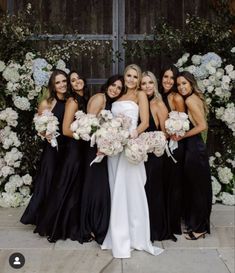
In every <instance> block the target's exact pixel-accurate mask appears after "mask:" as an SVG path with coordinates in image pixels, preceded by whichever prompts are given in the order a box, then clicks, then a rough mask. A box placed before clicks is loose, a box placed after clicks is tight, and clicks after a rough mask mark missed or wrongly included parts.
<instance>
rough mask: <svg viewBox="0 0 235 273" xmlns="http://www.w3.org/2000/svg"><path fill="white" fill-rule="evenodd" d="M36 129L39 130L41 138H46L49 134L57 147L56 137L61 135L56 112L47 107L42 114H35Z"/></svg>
mask: <svg viewBox="0 0 235 273" xmlns="http://www.w3.org/2000/svg"><path fill="white" fill-rule="evenodd" d="M33 121H34V124H35V129H36V130H37V132H38V135H39V136H40V137H41V139H45V138H46V137H47V136H50V137H51V146H52V147H57V146H58V143H57V140H56V138H57V137H58V136H59V135H60V134H59V133H58V130H59V127H58V125H59V121H58V119H57V117H56V116H54V114H53V113H52V112H51V111H50V110H48V109H46V110H44V111H43V112H42V114H35V116H34V119H33Z"/></svg>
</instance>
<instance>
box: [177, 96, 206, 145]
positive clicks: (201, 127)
mask: <svg viewBox="0 0 235 273" xmlns="http://www.w3.org/2000/svg"><path fill="white" fill-rule="evenodd" d="M195 96H196V95H194V97H192V96H191V97H189V98H188V99H187V100H186V105H187V107H188V110H189V113H190V115H191V116H192V118H193V121H194V123H195V125H194V127H193V128H192V129H191V130H189V131H188V132H186V133H185V135H184V136H183V137H182V138H186V137H191V136H194V135H197V134H199V133H201V132H203V131H205V130H206V129H207V122H206V119H205V115H204V110H203V108H202V107H200V105H199V101H198V100H200V99H199V98H198V97H195ZM177 140H178V139H177Z"/></svg>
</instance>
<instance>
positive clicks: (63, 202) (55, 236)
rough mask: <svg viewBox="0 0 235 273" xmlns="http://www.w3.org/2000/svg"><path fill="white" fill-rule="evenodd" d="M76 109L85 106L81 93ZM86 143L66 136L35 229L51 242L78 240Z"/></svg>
mask: <svg viewBox="0 0 235 273" xmlns="http://www.w3.org/2000/svg"><path fill="white" fill-rule="evenodd" d="M76 99H77V101H78V105H79V109H80V110H85V109H86V105H85V104H86V102H85V101H83V97H80V96H78V97H77V98H76ZM85 146H86V143H85V141H83V140H75V139H73V138H70V137H66V149H65V154H64V159H63V162H62V163H61V165H60V166H59V167H58V169H57V173H56V174H55V175H54V178H53V184H52V187H51V190H50V192H49V194H48V198H47V200H46V202H45V205H44V210H43V212H42V214H41V215H40V217H41V221H40V222H39V223H38V225H37V226H36V228H35V230H34V232H35V233H39V235H42V236H44V235H47V236H48V238H49V240H50V241H51V242H55V241H56V240H59V239H63V240H65V239H67V238H70V239H71V240H78V234H79V228H80V221H79V220H80V208H81V191H82V186H83V180H84V167H85V165H84V157H85V148H84V147H85Z"/></svg>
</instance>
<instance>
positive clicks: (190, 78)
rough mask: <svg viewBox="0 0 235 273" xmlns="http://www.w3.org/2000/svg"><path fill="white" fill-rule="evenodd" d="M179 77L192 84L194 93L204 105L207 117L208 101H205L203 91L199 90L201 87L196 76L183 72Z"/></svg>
mask: <svg viewBox="0 0 235 273" xmlns="http://www.w3.org/2000/svg"><path fill="white" fill-rule="evenodd" d="M178 77H184V78H185V79H186V80H187V81H188V82H189V83H190V85H191V87H192V91H193V93H194V94H195V95H196V96H198V97H199V98H200V99H201V101H202V103H203V108H204V111H205V115H207V114H208V107H207V104H206V100H205V97H204V95H203V93H202V91H201V90H200V89H199V87H198V85H197V81H196V79H195V77H194V75H193V74H191V73H190V72H188V71H182V72H180V73H179V75H178Z"/></svg>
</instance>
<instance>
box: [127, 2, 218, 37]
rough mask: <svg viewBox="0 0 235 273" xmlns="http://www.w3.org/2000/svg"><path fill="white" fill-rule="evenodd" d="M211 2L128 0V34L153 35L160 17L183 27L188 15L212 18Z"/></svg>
mask: <svg viewBox="0 0 235 273" xmlns="http://www.w3.org/2000/svg"><path fill="white" fill-rule="evenodd" d="M209 5H210V0H192V1H187V0H171V1H164V0H156V1H152V0H139V1H135V0H126V1H125V7H126V10H125V20H126V29H125V32H126V34H139V33H140V34H144V33H147V34H149V33H151V28H152V27H153V26H154V25H155V24H156V22H157V20H158V18H159V17H165V18H166V19H167V20H168V21H169V23H170V24H172V25H174V26H176V27H182V26H183V25H184V24H185V17H186V14H187V13H189V14H191V15H198V16H201V17H204V18H212V17H213V11H212V10H211V9H210V8H209Z"/></svg>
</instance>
